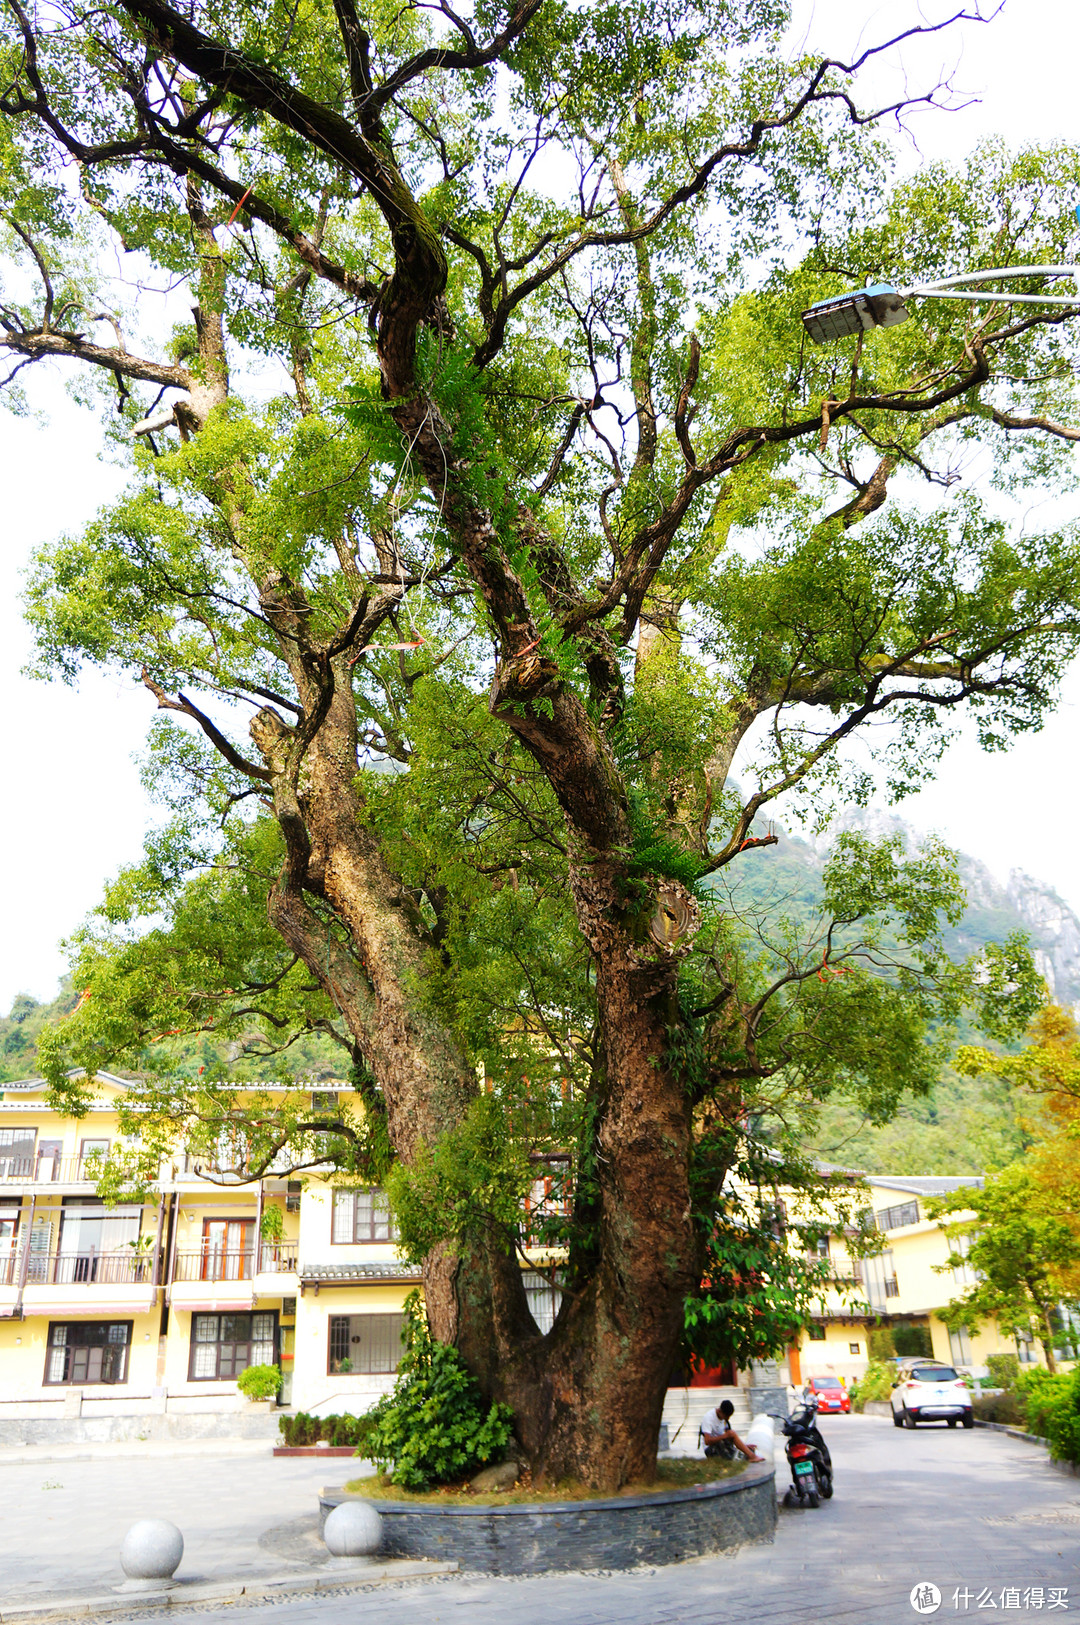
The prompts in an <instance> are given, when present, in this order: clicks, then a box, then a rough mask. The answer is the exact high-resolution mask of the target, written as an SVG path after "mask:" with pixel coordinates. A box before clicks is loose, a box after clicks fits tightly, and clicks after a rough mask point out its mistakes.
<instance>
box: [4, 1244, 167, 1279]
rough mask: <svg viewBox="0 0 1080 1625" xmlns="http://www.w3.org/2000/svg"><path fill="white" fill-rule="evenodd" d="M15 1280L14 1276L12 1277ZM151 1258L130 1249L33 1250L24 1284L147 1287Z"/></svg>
mask: <svg viewBox="0 0 1080 1625" xmlns="http://www.w3.org/2000/svg"><path fill="white" fill-rule="evenodd" d="M15 1279H16V1280H17V1279H18V1275H16V1276H15ZM153 1279H154V1260H153V1257H152V1256H151V1257H149V1258H148V1257H147V1256H146V1254H145V1253H142V1254H137V1253H135V1252H133V1251H132V1250H131V1249H130V1248H127V1249H123V1250H121V1251H119V1252H98V1251H96V1250H95V1249H94V1248H92V1247H91V1248H88V1249H87V1251H86V1252H80V1253H63V1252H55V1253H44V1252H41V1253H34V1252H32V1253H31V1254H30V1257H29V1258H28V1259H27V1261H26V1284H27V1286H149V1285H150V1284H151V1282H152V1281H153Z"/></svg>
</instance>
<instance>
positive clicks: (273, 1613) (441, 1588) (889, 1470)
mask: <svg viewBox="0 0 1080 1625" xmlns="http://www.w3.org/2000/svg"><path fill="white" fill-rule="evenodd" d="M823 1428H824V1430H825V1432H826V1435H827V1437H828V1440H829V1444H830V1448H831V1449H832V1451H833V1455H834V1458H835V1463H836V1496H835V1498H834V1499H833V1501H831V1502H828V1503H825V1504H823V1505H822V1506H821V1507H820V1508H819V1509H818V1510H816V1511H811V1510H809V1509H807V1510H805V1511H799V1510H793V1511H786V1510H782V1511H781V1515H780V1522H779V1526H778V1529H777V1536H776V1544H775V1545H774V1546H761V1547H755V1548H752V1549H749V1550H747V1551H744V1552H742V1553H739V1554H738V1555H736V1556H734V1557H728V1558H715V1559H702V1560H700V1561H698V1562H695V1563H689V1564H686V1565H683V1566H681V1567H679V1568H677V1569H676V1568H665V1569H656V1570H648V1571H643V1572H639V1573H634V1574H610V1575H595V1574H588V1575H586V1574H581V1575H553V1576H549V1577H539V1578H530V1579H526V1580H518V1581H515V1580H508V1579H486V1578H482V1577H470V1576H464V1577H462V1578H460V1579H451V1580H446V1581H429V1582H425V1583H424V1584H422V1585H401V1586H396V1587H393V1588H390V1589H387V1588H379V1589H378V1590H376V1589H372V1590H370V1591H368V1592H355V1591H354V1592H352V1593H350V1594H347V1595H342V1596H324V1597H321V1598H314V1597H313V1598H311V1599H310V1600H305V1599H302V1598H297V1597H295V1596H293V1597H290V1598H288V1599H286V1598H282V1600H281V1601H280V1602H279V1603H276V1604H274V1605H272V1606H269V1605H267V1604H266V1603H257V1604H256V1603H253V1604H252V1605H251V1606H244V1605H243V1604H242V1603H240V1604H233V1605H231V1606H230V1607H229V1608H228V1609H225V1610H223V1609H221V1608H220V1607H217V1606H216V1605H214V1604H207V1605H205V1606H204V1607H201V1608H200V1609H199V1614H200V1619H199V1625H219V1622H220V1625H223V1622H224V1621H225V1620H226V1619H228V1618H230V1617H231V1618H233V1619H236V1618H237V1616H241V1617H242V1619H243V1622H244V1625H346V1622H349V1625H351V1622H352V1621H353V1620H354V1619H355V1618H357V1617H360V1618H362V1619H363V1621H364V1625H478V1622H480V1625H483V1622H485V1621H491V1622H492V1625H503V1622H509V1625H766V1622H768V1625H825V1622H829V1625H834V1622H835V1625H914V1622H916V1621H917V1620H918V1619H919V1618H920V1617H926V1616H920V1615H919V1614H917V1613H916V1612H915V1611H914V1610H913V1609H912V1607H911V1605H910V1602H909V1593H910V1591H911V1589H912V1587H913V1586H914V1585H916V1583H918V1582H921V1581H931V1582H933V1583H935V1584H936V1585H937V1586H938V1587H939V1588H940V1590H941V1593H942V1602H941V1606H940V1609H939V1610H938V1611H937V1614H936V1618H935V1625H941V1622H942V1621H945V1620H949V1621H958V1620H960V1619H961V1618H966V1619H968V1620H970V1621H986V1620H988V1619H990V1618H1001V1616H1002V1615H1009V1614H1011V1615H1012V1616H1013V1617H1014V1618H1015V1617H1017V1616H1022V1617H1023V1619H1024V1622H1025V1625H1028V1622H1031V1621H1032V1618H1033V1615H1034V1614H1036V1613H1038V1614H1041V1615H1047V1614H1049V1613H1051V1612H1053V1613H1054V1614H1055V1616H1056V1618H1057V1619H1058V1620H1059V1621H1064V1620H1065V1616H1066V1613H1072V1614H1076V1613H1078V1612H1080V1480H1078V1479H1075V1478H1071V1477H1067V1476H1065V1475H1063V1474H1060V1473H1057V1472H1054V1471H1052V1470H1051V1469H1050V1468H1049V1467H1048V1466H1047V1464H1046V1455H1045V1452H1044V1451H1042V1450H1040V1449H1038V1448H1036V1447H1034V1446H1032V1445H1028V1444H1024V1443H1022V1442H1021V1441H1020V1440H1016V1439H1011V1438H1009V1437H1007V1436H1004V1435H1001V1434H996V1433H989V1432H985V1431H984V1430H982V1429H977V1430H975V1431H973V1432H970V1433H968V1432H964V1431H963V1430H962V1429H959V1428H958V1429H955V1430H950V1429H946V1428H944V1427H941V1428H920V1429H918V1430H917V1431H916V1432H915V1433H907V1432H898V1431H896V1430H895V1429H894V1428H893V1427H892V1425H891V1424H890V1423H889V1422H888V1421H887V1420H883V1419H880V1418H876V1417H829V1418H827V1419H825V1421H824V1423H823ZM283 1469H284V1470H283ZM336 1470H339V1464H336V1463H335V1464H330V1463H326V1464H324V1463H321V1462H318V1461H310V1460H307V1459H304V1458H299V1459H297V1458H293V1459H291V1460H290V1459H288V1458H278V1459H274V1458H266V1459H264V1460H262V1461H259V1462H258V1463H255V1462H250V1461H236V1460H231V1461H228V1462H215V1461H214V1460H213V1459H212V1458H210V1457H208V1458H207V1460H206V1462H205V1464H204V1468H203V1472H202V1474H201V1476H200V1475H199V1474H198V1472H197V1470H196V1468H195V1464H193V1463H191V1462H190V1461H182V1462H181V1461H177V1462H171V1463H165V1462H161V1461H157V1462H155V1463H153V1464H152V1465H151V1464H149V1463H147V1464H144V1463H141V1462H133V1461H125V1462H124V1463H123V1464H121V1463H119V1462H117V1463H85V1462H80V1463H73V1464H71V1466H70V1468H69V1467H67V1466H65V1467H64V1468H63V1469H62V1470H60V1469H56V1468H52V1469H49V1472H50V1474H51V1476H52V1477H53V1478H57V1479H60V1480H61V1481H62V1482H64V1483H65V1484H66V1485H69V1486H70V1487H66V1488H65V1489H64V1490H63V1491H58V1490H46V1489H43V1488H41V1487H40V1485H41V1483H42V1481H43V1479H42V1475H40V1474H38V1472H37V1471H36V1470H34V1471H33V1472H32V1473H31V1474H30V1475H29V1476H27V1467H26V1466H24V1467H21V1468H19V1469H17V1470H15V1469H5V1472H4V1478H5V1487H6V1488H8V1494H7V1496H6V1505H5V1515H4V1518H3V1525H2V1551H0V1573H2V1575H3V1579H2V1581H0V1592H2V1593H7V1594H8V1595H10V1592H11V1591H14V1590H15V1585H14V1583H13V1581H14V1578H15V1574H14V1569H17V1571H18V1573H19V1575H20V1576H22V1577H23V1584H22V1585H21V1586H20V1590H22V1591H23V1594H24V1595H25V1594H26V1591H27V1587H26V1584H25V1579H26V1577H28V1576H30V1575H31V1574H32V1573H34V1572H35V1570H34V1564H35V1562H36V1563H37V1565H38V1568H37V1570H36V1572H37V1574H38V1575H39V1576H40V1590H41V1591H45V1590H49V1591H55V1590H57V1589H60V1588H61V1586H62V1587H63V1589H65V1590H67V1591H68V1592H69V1594H70V1591H71V1590H72V1589H73V1582H74V1581H75V1580H76V1577H77V1576H78V1578H79V1580H80V1581H81V1583H82V1584H83V1585H86V1586H87V1587H89V1583H90V1582H91V1580H97V1581H99V1582H100V1580H102V1579H105V1578H106V1577H107V1575H108V1571H109V1558H110V1557H111V1556H112V1554H114V1553H115V1551H116V1547H117V1545H118V1543H119V1538H120V1536H121V1535H122V1533H123V1530H124V1529H125V1528H126V1527H127V1524H128V1522H130V1521H131V1519H132V1517H134V1516H136V1515H138V1514H139V1513H143V1514H149V1513H158V1514H160V1515H163V1516H166V1517H173V1518H174V1520H175V1521H176V1522H177V1523H179V1524H180V1526H181V1528H182V1529H183V1530H184V1533H185V1536H186V1537H187V1539H188V1555H187V1556H185V1560H184V1564H183V1566H182V1569H181V1574H184V1575H192V1574H194V1573H196V1572H197V1573H200V1574H207V1575H209V1574H211V1573H214V1574H224V1573H225V1572H226V1568H225V1567H224V1562H223V1560H224V1559H225V1558H226V1557H227V1546H228V1538H227V1537H228V1533H229V1532H230V1531H231V1533H232V1535H233V1536H234V1537H239V1538H238V1540H237V1545H236V1548H235V1549H236V1560H235V1562H234V1563H233V1566H232V1570H233V1572H234V1573H243V1572H251V1573H253V1574H254V1573H255V1572H267V1568H266V1561H265V1557H264V1552H265V1551H266V1546H265V1545H264V1547H263V1548H260V1547H259V1546H258V1544H257V1541H258V1537H259V1534H260V1533H261V1534H262V1535H263V1536H264V1539H265V1537H266V1534H267V1531H268V1530H269V1529H270V1528H271V1527H277V1528H279V1529H280V1528H281V1526H282V1525H284V1524H288V1525H289V1526H290V1530H291V1531H292V1532H293V1533H292V1534H291V1536H290V1538H291V1539H292V1540H294V1541H295V1543H296V1544H295V1546H294V1552H295V1560H296V1561H297V1562H301V1561H303V1556H304V1550H305V1547H306V1546H307V1544H308V1542H307V1541H306V1540H305V1539H304V1537H303V1536H302V1533H301V1531H302V1528H303V1520H304V1519H305V1518H306V1517H307V1516H309V1507H310V1503H309V1502H307V1501H306V1497H307V1496H308V1495H310V1494H312V1493H313V1491H314V1489H315V1488H316V1487H317V1486H318V1485H320V1484H322V1483H325V1482H328V1481H333V1479H334V1477H335V1471H336ZM341 1476H342V1477H343V1476H344V1474H341ZM778 1481H781V1487H782V1468H781V1471H780V1472H779V1473H778ZM44 1482H49V1479H48V1478H45V1479H44ZM61 1497H63V1499H61ZM185 1519H186V1520H187V1521H186V1522H185ZM50 1520H51V1521H50ZM223 1531H224V1532H223ZM95 1543H96V1545H97V1547H98V1548H103V1549H99V1550H98V1551H97V1554H96V1558H95V1561H94V1565H93V1568H92V1570H91V1569H90V1568H88V1567H87V1566H86V1564H87V1560H88V1556H89V1555H90V1554H91V1552H92V1549H93V1548H94V1546H95ZM267 1544H268V1545H269V1547H270V1548H275V1549H276V1552H275V1556H274V1557H273V1558H272V1559H271V1563H270V1567H273V1568H276V1571H277V1572H279V1573H280V1572H281V1569H282V1557H283V1556H284V1550H283V1547H282V1544H281V1537H280V1536H271V1537H270V1539H269V1541H268V1543H267ZM12 1554H14V1555H12ZM113 1561H115V1559H113ZM245 1563H246V1564H248V1565H250V1567H249V1568H248V1569H247V1570H245V1569H244V1568H243V1564H245ZM112 1573H113V1576H115V1569H114V1570H113V1571H112ZM9 1575H10V1578H9ZM1033 1587H1034V1588H1036V1591H1037V1592H1038V1588H1041V1593H1042V1607H1041V1608H1036V1607H1034V1606H1033V1602H1034V1600H1035V1599H1034V1598H1033V1597H1032V1596H1031V1588H1033ZM957 1588H959V1596H958V1598H957V1599H956V1600H955V1601H954V1594H955V1593H956V1592H957ZM1006 1588H1014V1589H1015V1591H1016V1593H1017V1596H1016V1599H1015V1606H1008V1604H1009V1603H1012V1601H1013V1599H1012V1598H1011V1597H1009V1596H1008V1593H1007V1591H1006ZM1051 1588H1054V1589H1055V1590H1058V1591H1061V1590H1065V1589H1066V1588H1067V1597H1066V1600H1067V1603H1068V1608H1067V1609H1064V1608H1055V1609H1053V1610H1051V1608H1050V1602H1051V1600H1052V1596H1051ZM35 1589H37V1588H35ZM965 1593H970V1595H969V1596H966V1595H965ZM1003 1593H1004V1595H1003ZM39 1594H40V1593H39ZM987 1599H989V1601H990V1602H992V1603H993V1607H992V1608H991V1607H990V1606H989V1604H988V1601H987ZM980 1600H981V1602H982V1606H980V1605H979V1604H980ZM121 1617H122V1616H121V1615H120V1612H119V1610H118V1612H117V1615H116V1618H117V1619H119V1618H121ZM183 1617H186V1616H184V1615H178V1616H177V1619H181V1618H183Z"/></svg>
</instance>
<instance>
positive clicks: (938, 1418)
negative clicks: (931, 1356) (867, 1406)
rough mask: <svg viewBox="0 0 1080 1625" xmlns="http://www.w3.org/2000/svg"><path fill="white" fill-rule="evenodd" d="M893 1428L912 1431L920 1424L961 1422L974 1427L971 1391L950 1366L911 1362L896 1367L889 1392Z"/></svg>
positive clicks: (930, 1362)
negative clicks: (891, 1388) (894, 1378)
mask: <svg viewBox="0 0 1080 1625" xmlns="http://www.w3.org/2000/svg"><path fill="white" fill-rule="evenodd" d="M892 1419H893V1426H894V1427H898V1428H913V1427H916V1426H917V1425H918V1423H920V1422H948V1424H949V1426H950V1427H951V1428H954V1427H955V1426H956V1424H957V1422H963V1424H964V1426H965V1427H966V1428H973V1427H974V1426H975V1417H974V1415H973V1414H972V1409H971V1391H970V1389H969V1388H968V1385H967V1383H966V1382H965V1381H964V1379H963V1377H961V1375H960V1373H959V1372H958V1371H954V1370H953V1368H952V1366H951V1365H938V1364H937V1362H936V1361H935V1360H914V1361H912V1362H911V1363H910V1364H908V1365H903V1366H901V1367H900V1369H899V1371H897V1373H896V1381H895V1383H894V1384H893V1391H892Z"/></svg>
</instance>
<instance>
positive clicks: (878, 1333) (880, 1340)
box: [870, 1326, 896, 1363]
mask: <svg viewBox="0 0 1080 1625" xmlns="http://www.w3.org/2000/svg"><path fill="white" fill-rule="evenodd" d="M895 1353H896V1344H895V1343H894V1341H893V1329H892V1327H891V1326H872V1327H871V1328H870V1359H871V1360H872V1361H873V1362H875V1363H876V1362H877V1361H879V1360H891V1359H892V1357H893V1355H894V1354H895Z"/></svg>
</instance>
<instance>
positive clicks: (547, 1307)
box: [521, 1270, 563, 1332]
mask: <svg viewBox="0 0 1080 1625" xmlns="http://www.w3.org/2000/svg"><path fill="white" fill-rule="evenodd" d="M521 1279H522V1283H523V1285H524V1287H525V1296H526V1298H527V1299H528V1301H529V1309H530V1312H531V1314H532V1317H533V1319H534V1320H535V1322H536V1324H537V1326H538V1327H539V1328H540V1330H541V1331H542V1332H550V1330H551V1328H552V1327H553V1326H554V1324H555V1316H556V1315H557V1314H558V1312H559V1305H560V1304H561V1303H562V1297H563V1295H562V1293H561V1292H560V1290H559V1287H558V1285H557V1282H556V1281H552V1280H551V1279H549V1277H548V1276H546V1275H542V1274H541V1273H540V1271H539V1270H525V1271H524V1273H523V1274H522V1277H521Z"/></svg>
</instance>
